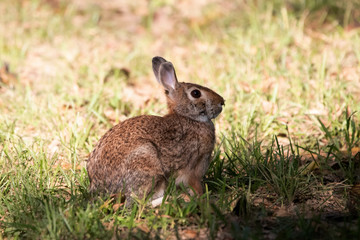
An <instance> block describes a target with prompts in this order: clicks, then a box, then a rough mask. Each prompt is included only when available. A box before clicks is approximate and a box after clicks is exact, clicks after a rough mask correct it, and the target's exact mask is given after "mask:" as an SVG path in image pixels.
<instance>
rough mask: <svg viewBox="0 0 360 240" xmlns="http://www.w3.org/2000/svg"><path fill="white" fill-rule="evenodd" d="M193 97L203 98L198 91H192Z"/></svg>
mask: <svg viewBox="0 0 360 240" xmlns="http://www.w3.org/2000/svg"><path fill="white" fill-rule="evenodd" d="M191 96H192V97H193V98H199V97H201V92H200V91H199V90H197V89H195V90H192V91H191Z"/></svg>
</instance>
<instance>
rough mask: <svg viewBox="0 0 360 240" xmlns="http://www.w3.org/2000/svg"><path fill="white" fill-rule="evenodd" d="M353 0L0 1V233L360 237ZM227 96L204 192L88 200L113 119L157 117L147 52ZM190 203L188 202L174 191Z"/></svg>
mask: <svg viewBox="0 0 360 240" xmlns="http://www.w3.org/2000/svg"><path fill="white" fill-rule="evenodd" d="M359 19H360V3H359V2H358V1H357V0H347V1H335V0H328V1H327V0H316V1H310V0H309V1H307V0H288V1H280V0H273V1H267V0H258V1H256V0H248V1H245V0H244V1H240V0H239V1H231V0H226V1H220V0H209V1H202V0H193V1H190V0H182V1H170V0H155V1H145V0H133V1H121V0H118V1H110V0H103V1H101V0H88V1H81V0H1V1H0V239H111V238H114V239H116V238H120V239H122V238H128V239H358V238H359V236H360V217H359V212H360V200H359V199H360V104H359V102H360V21H359ZM154 56H163V57H164V58H166V59H167V60H169V61H171V62H172V63H173V64H174V66H175V68H176V70H177V76H178V79H179V81H184V82H193V83H197V84H201V85H205V86H207V87H209V88H211V89H213V90H215V91H216V92H218V93H219V94H220V95H222V96H223V97H224V99H225V100H226V105H225V108H224V110H223V112H222V113H221V114H220V116H219V117H218V118H217V119H216V120H215V121H214V123H215V126H216V134H217V143H216V146H215V150H214V153H213V160H212V163H211V165H210V168H209V170H208V172H207V174H206V176H205V178H204V186H205V190H206V191H205V193H204V195H203V196H200V197H190V201H187V200H186V199H184V198H183V197H181V196H182V195H183V194H186V192H187V191H186V189H184V188H183V187H180V188H177V187H175V185H174V182H173V181H172V182H170V184H169V187H168V189H167V191H166V201H164V202H163V204H162V205H161V206H159V207H156V208H152V207H150V203H149V201H148V199H139V200H137V201H136V203H135V204H134V205H133V206H132V208H126V207H125V206H124V205H123V203H122V202H121V199H118V198H116V197H114V196H90V194H89V192H88V186H89V179H88V176H87V172H86V159H87V157H88V156H89V153H90V152H91V151H92V149H93V148H94V146H95V144H96V142H97V141H98V140H99V139H100V137H101V136H102V135H103V134H104V133H105V132H106V131H107V130H108V129H109V128H110V127H111V126H113V125H115V124H117V123H119V122H120V121H123V120H125V119H127V118H130V117H134V116H138V115H141V114H151V115H164V114H166V104H165V98H164V97H163V90H162V89H161V87H160V86H159V85H158V83H157V82H156V80H155V77H154V76H153V73H152V68H151V59H152V57H154ZM185 200H186V201H185Z"/></svg>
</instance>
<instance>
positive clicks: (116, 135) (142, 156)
mask: <svg viewBox="0 0 360 240" xmlns="http://www.w3.org/2000/svg"><path fill="white" fill-rule="evenodd" d="M152 67H153V71H154V74H155V77H156V78H157V80H158V82H159V83H160V84H161V85H162V86H163V87H164V89H165V95H166V98H167V106H168V114H167V115H165V116H163V117H158V116H147V115H144V116H138V117H134V118H130V119H127V120H126V121H123V122H121V123H119V124H118V125H116V126H114V127H113V128H111V129H110V130H109V131H108V132H107V133H106V134H105V135H104V136H103V137H102V138H101V139H100V140H99V142H98V143H97V145H96V146H95V149H94V150H93V152H92V153H91V155H90V157H89V159H88V162H87V171H88V174H89V178H90V191H91V192H97V191H101V192H108V193H120V192H121V193H122V194H123V195H125V197H126V199H127V201H129V200H130V201H131V194H133V195H135V196H137V197H140V198H141V197H144V196H147V195H148V194H149V193H150V192H151V191H154V195H153V196H152V199H154V200H153V201H152V204H153V205H154V206H156V205H159V204H160V203H161V199H162V196H163V194H164V190H165V188H166V185H167V183H168V179H169V178H170V177H171V176H173V177H174V178H175V179H176V184H180V183H183V184H184V185H185V186H190V187H192V188H193V190H194V191H195V193H197V194H202V193H203V189H202V184H201V181H202V178H203V176H204V175H205V173H206V171H207V169H208V167H209V163H210V160H211V153H212V151H213V149H214V144H215V128H214V124H213V123H212V121H211V119H214V118H215V117H217V116H218V115H219V114H220V112H221V111H222V107H223V105H224V99H223V98H222V97H221V96H220V95H218V94H217V93H215V92H214V91H212V90H210V89H208V88H206V87H203V86H200V85H196V84H192V83H180V82H178V81H177V78H176V74H175V69H174V67H173V65H172V63H171V62H168V61H166V60H165V59H164V58H162V57H154V58H153V59H152Z"/></svg>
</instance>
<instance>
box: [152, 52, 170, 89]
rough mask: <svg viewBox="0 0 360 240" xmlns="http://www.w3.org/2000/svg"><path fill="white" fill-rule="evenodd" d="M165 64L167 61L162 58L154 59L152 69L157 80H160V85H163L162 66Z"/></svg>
mask: <svg viewBox="0 0 360 240" xmlns="http://www.w3.org/2000/svg"><path fill="white" fill-rule="evenodd" d="M165 62H167V61H166V60H165V59H164V58H162V57H154V58H153V59H152V68H153V71H154V74H155V77H156V80H158V82H159V83H161V82H160V78H159V70H160V65H161V64H162V63H165Z"/></svg>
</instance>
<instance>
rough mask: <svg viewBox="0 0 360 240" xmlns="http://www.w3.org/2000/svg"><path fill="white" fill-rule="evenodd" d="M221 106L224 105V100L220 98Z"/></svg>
mask: <svg viewBox="0 0 360 240" xmlns="http://www.w3.org/2000/svg"><path fill="white" fill-rule="evenodd" d="M220 104H221V106H225V100H224V99H223V98H222V99H221V102H220Z"/></svg>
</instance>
